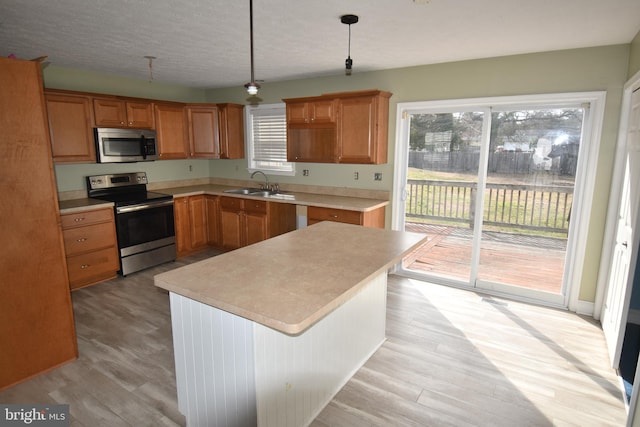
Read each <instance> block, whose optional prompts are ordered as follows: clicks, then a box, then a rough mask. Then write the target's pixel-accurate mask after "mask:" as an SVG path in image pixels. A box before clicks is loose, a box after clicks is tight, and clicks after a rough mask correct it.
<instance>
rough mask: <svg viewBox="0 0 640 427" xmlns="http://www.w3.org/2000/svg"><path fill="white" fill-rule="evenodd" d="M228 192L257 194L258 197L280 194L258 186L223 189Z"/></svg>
mask: <svg viewBox="0 0 640 427" xmlns="http://www.w3.org/2000/svg"><path fill="white" fill-rule="evenodd" d="M224 192H225V193H229V194H242V195H245V196H258V197H271V196H275V195H278V194H281V193H280V192H279V191H271V190H262V189H260V188H233V189H231V190H224Z"/></svg>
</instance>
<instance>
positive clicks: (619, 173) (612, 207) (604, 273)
mask: <svg viewBox="0 0 640 427" xmlns="http://www.w3.org/2000/svg"><path fill="white" fill-rule="evenodd" d="M639 88H640V71H638V72H637V73H636V74H634V76H633V77H631V78H630V79H629V80H628V81H627V83H626V84H625V85H624V89H623V94H622V102H621V111H620V124H619V128H618V139H617V142H616V155H615V159H614V163H613V176H612V178H611V189H610V190H609V206H608V207H607V217H606V221H605V232H604V237H603V239H602V241H603V242H606V244H603V245H602V254H601V256H600V268H599V272H598V282H597V287H596V297H595V302H594V311H593V317H594V319H596V320H600V317H601V316H602V307H603V305H604V301H605V297H606V292H607V287H608V280H609V274H610V273H611V264H610V263H611V256H612V255H613V250H614V247H615V233H616V229H617V226H618V209H619V208H620V196H621V194H620V192H621V191H622V181H623V179H624V168H622V165H624V162H625V160H626V156H627V132H628V131H629V115H630V113H631V94H632V93H633V92H634V91H635V90H636V89H639ZM638 225H640V224H638ZM630 262H631V263H633V265H634V266H635V264H636V262H637V258H636V259H631V260H630Z"/></svg>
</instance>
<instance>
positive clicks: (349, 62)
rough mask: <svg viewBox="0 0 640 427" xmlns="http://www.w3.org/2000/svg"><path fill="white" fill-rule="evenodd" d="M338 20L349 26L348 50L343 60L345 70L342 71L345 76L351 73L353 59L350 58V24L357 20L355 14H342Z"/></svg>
mask: <svg viewBox="0 0 640 427" xmlns="http://www.w3.org/2000/svg"><path fill="white" fill-rule="evenodd" d="M340 22H342V23H343V24H347V25H348V26H349V50H348V52H347V59H346V60H345V61H344V65H345V71H344V73H345V74H346V75H347V76H350V75H351V67H352V66H353V61H352V60H351V24H355V23H356V22H358V16H357V15H342V16H341V17H340Z"/></svg>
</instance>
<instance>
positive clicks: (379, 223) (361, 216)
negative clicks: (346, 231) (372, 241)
mask: <svg viewBox="0 0 640 427" xmlns="http://www.w3.org/2000/svg"><path fill="white" fill-rule="evenodd" d="M384 215H385V208H384V206H382V207H379V208H377V209H374V210H371V211H367V212H361V211H352V210H347V209H333V208H320V207H317V206H309V207H307V224H308V225H313V224H315V223H317V222H320V221H334V222H343V223H346V224H355V225H363V226H365V227H373V228H384Z"/></svg>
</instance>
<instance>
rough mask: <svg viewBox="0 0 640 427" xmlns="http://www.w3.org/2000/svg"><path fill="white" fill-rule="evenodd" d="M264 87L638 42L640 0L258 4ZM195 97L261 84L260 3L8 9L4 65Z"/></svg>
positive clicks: (68, 3) (103, 1)
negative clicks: (149, 85)
mask: <svg viewBox="0 0 640 427" xmlns="http://www.w3.org/2000/svg"><path fill="white" fill-rule="evenodd" d="M253 7H254V46H255V75H256V79H259V80H264V81H265V82H267V83H268V82H270V81H278V80H289V79H296V78H304V77H311V76H326V75H336V74H341V73H343V72H344V60H345V58H346V56H347V45H348V35H349V33H348V26H347V25H344V24H342V23H341V22H340V16H341V15H343V14H347V13H351V14H355V15H358V16H359V17H360V22H358V23H357V24H354V25H352V26H351V57H352V59H353V62H354V65H353V69H354V74H355V73H358V72H363V71H370V70H381V69H390V68H398V67H407V66H413V65H422V64H431V63H440V62H449V61H458V60H465V59H474V58H487V57H494V56H503V55H513V54H520V53H530V52H540V51H551V50H560V49H569V48H580V47H590V46H604V45H611V44H622V43H629V42H630V41H631V40H632V39H633V37H634V36H635V35H636V34H637V33H638V31H639V30H640V1H639V0H606V1H604V0H536V1H531V0H417V1H414V0H321V1H317V0H316V1H311V0H254V6H253ZM12 53H13V54H15V55H16V56H17V57H20V58H27V59H31V58H35V57H39V56H43V55H47V56H48V59H47V61H48V62H49V63H50V64H53V65H57V66H61V67H71V68H80V69H88V70H95V71H100V72H104V73H108V74H115V75H121V76H126V77H132V78H140V79H148V78H149V67H148V65H149V64H148V60H147V59H145V58H144V57H145V56H146V55H151V56H155V57H156V59H155V60H154V61H153V77H154V80H155V81H160V82H166V83H174V84H180V85H185V86H190V87H201V88H216V87H228V86H239V85H243V84H244V83H246V82H247V81H249V78H250V69H249V0H189V1H186V0H0V56H8V55H9V54H12Z"/></svg>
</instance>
